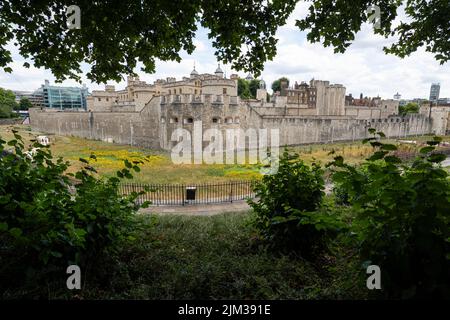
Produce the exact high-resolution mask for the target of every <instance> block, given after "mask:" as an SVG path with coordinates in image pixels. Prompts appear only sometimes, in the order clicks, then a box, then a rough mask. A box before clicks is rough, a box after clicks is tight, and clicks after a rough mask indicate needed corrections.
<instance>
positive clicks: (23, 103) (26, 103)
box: [19, 97, 33, 110]
mask: <svg viewBox="0 0 450 320" xmlns="http://www.w3.org/2000/svg"><path fill="white" fill-rule="evenodd" d="M32 107H33V104H32V103H31V101H30V99H28V98H26V97H22V98H21V99H20V102H19V110H28V109H30V108H32Z"/></svg>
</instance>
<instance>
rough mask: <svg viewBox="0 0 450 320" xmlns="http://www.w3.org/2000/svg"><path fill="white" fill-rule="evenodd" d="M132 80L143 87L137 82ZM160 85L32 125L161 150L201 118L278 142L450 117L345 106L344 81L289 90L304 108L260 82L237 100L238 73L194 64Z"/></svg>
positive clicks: (381, 106) (206, 125)
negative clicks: (269, 95)
mask: <svg viewBox="0 0 450 320" xmlns="http://www.w3.org/2000/svg"><path fill="white" fill-rule="evenodd" d="M133 81H134V84H135V85H139V86H141V87H142V86H143V84H142V82H139V81H138V80H136V79H133ZM157 85H158V86H159V87H154V88H153V89H154V90H153V89H152V90H153V91H152V94H151V95H150V96H149V97H151V98H150V99H149V100H148V102H146V103H145V104H143V101H144V100H141V101H140V102H139V103H136V101H135V103H134V104H132V103H131V104H129V105H120V104H118V103H115V102H114V103H113V104H110V105H108V106H102V105H99V104H97V107H96V108H91V109H89V108H88V111H85V112H83V111H56V110H45V109H31V110H30V123H31V125H32V127H33V128H35V129H38V130H40V131H43V132H48V133H55V134H60V135H73V136H79V137H83V138H88V139H98V140H102V141H107V142H113V143H120V144H129V145H134V146H142V147H149V148H162V149H165V150H171V149H172V147H173V146H174V145H175V144H177V142H178V141H172V138H173V134H174V132H175V130H176V129H180V128H183V129H186V130H188V131H189V132H191V133H192V130H193V128H194V124H195V123H198V121H201V123H202V128H203V132H205V131H206V130H207V129H218V130H220V131H222V132H223V133H224V136H226V135H225V132H226V130H227V129H243V130H247V129H255V130H258V129H279V132H280V144H281V145H299V144H308V143H328V142H335V141H352V140H358V139H364V138H366V137H367V136H368V129H369V128H376V129H377V130H379V131H383V132H384V133H385V134H386V135H387V136H388V137H406V136H410V135H421V134H428V133H437V134H445V132H446V129H447V128H448V124H449V123H450V121H449V120H448V119H449V114H450V113H449V111H450V110H447V109H445V108H440V109H436V112H431V115H432V116H430V115H427V114H425V112H421V114H415V115H409V116H407V117H399V116H398V115H397V114H398V101H394V100H381V99H378V98H377V105H375V106H372V107H368V106H355V105H350V106H345V87H344V86H342V85H334V84H330V83H329V82H328V81H320V80H312V81H311V82H310V86H309V87H307V85H306V84H302V85H299V86H298V87H297V89H294V91H292V92H297V93H300V94H303V93H305V96H303V101H302V102H303V104H302V105H301V106H298V105H296V104H293V103H290V102H289V99H288V97H289V92H291V91H290V89H286V88H285V90H284V91H285V94H287V95H285V96H281V95H280V96H278V97H275V99H274V100H272V102H269V103H268V102H266V99H265V94H263V93H264V92H265V87H264V86H263V85H262V86H261V88H260V89H259V90H260V93H261V92H263V93H261V94H260V98H261V99H260V100H242V101H241V100H240V99H239V98H238V97H237V96H236V95H237V88H236V86H237V78H236V77H235V76H233V77H232V79H225V78H224V77H223V74H221V70H220V68H219V67H218V69H217V70H216V73H215V75H205V74H204V75H199V74H198V73H196V71H195V70H194V71H193V72H192V73H191V77H189V78H185V79H184V80H182V81H178V82H177V81H175V80H174V79H172V78H171V79H168V81H166V82H162V81H160V82H159V83H158V84H157ZM131 89H133V90H131ZM180 89H181V91H180ZM200 89H201V90H200ZM225 89H227V90H225ZM168 90H170V94H169V92H168ZM295 90H297V91H295ZM125 91H127V92H129V94H131V93H130V92H133V93H134V94H135V93H136V92H137V91H136V87H134V88H130V86H129V87H127V90H125ZM125 91H123V92H122V93H120V92H121V91H120V92H119V91H114V88H111V87H108V88H106V90H105V92H101V93H99V94H98V95H97V97H100V96H102V98H106V97H108V100H109V97H111V95H114V94H117V93H120V95H123V97H124V99H128V98H129V96H128V98H127V94H126V93H125ZM158 91H159V93H158ZM166 91H167V92H166ZM225 91H226V93H225V94H224V92H225ZM106 92H108V93H106ZM205 92H206V93H205ZM306 92H308V93H307V94H306ZM290 97H293V96H292V95H291V96H290ZM308 101H313V102H314V103H308ZM100 102H102V103H103V101H100ZM291 102H292V100H291ZM141 105H143V106H142V107H139V106H141ZM441 109H442V110H441ZM89 110H90V111H89Z"/></svg>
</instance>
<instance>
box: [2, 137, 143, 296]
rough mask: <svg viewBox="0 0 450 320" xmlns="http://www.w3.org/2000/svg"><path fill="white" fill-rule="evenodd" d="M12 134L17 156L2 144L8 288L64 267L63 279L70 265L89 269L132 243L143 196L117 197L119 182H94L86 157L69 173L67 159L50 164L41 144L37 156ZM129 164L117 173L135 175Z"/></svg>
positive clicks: (4, 272)
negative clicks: (138, 202) (123, 243)
mask: <svg viewBox="0 0 450 320" xmlns="http://www.w3.org/2000/svg"><path fill="white" fill-rule="evenodd" d="M13 132H14V140H11V141H9V142H8V143H7V145H8V146H10V147H12V148H13V150H14V152H6V151H5V141H3V140H1V139H0V151H1V152H2V153H3V156H2V157H1V158H0V250H1V255H0V257H1V258H0V261H1V263H0V265H1V267H0V268H1V269H0V275H1V282H2V283H3V285H4V288H5V289H6V288H7V287H8V286H9V285H16V284H17V283H20V279H27V280H28V281H30V282H33V281H35V280H36V279H34V277H33V275H34V274H35V272H37V271H40V272H41V273H42V272H43V271H44V272H53V271H57V270H59V273H58V274H59V275H60V276H63V275H64V272H65V269H63V268H65V267H67V266H68V265H70V264H78V265H79V266H80V267H81V268H82V269H84V270H85V268H87V267H88V266H92V265H96V264H98V263H99V262H100V261H101V260H102V259H104V258H105V257H107V256H109V255H111V254H114V252H115V250H116V249H117V246H118V244H119V243H122V242H123V241H127V240H130V239H131V238H130V237H131V236H132V227H133V221H134V220H133V213H135V212H136V211H137V210H138V208H139V207H140V206H139V205H138V204H136V201H135V200H136V199H137V197H138V195H139V194H137V193H133V194H131V195H130V196H127V197H122V196H120V195H118V184H119V182H120V179H119V178H117V177H111V178H108V179H99V178H96V177H95V176H94V174H95V170H94V169H93V168H92V167H91V166H90V165H89V161H88V160H85V159H80V161H82V162H83V163H85V167H84V168H83V169H81V170H80V171H79V172H77V173H76V174H75V175H73V176H72V177H70V176H69V175H65V174H64V173H65V171H66V169H67V168H68V165H69V163H68V162H64V161H63V159H62V158H59V159H57V160H56V161H55V160H53V158H52V154H51V152H50V150H48V149H47V148H46V147H44V146H42V145H40V144H38V143H37V142H34V143H33V146H32V147H33V148H35V149H34V150H35V151H34V152H32V153H26V152H25V147H24V144H23V141H22V138H21V136H19V135H18V134H17V132H15V131H13ZM33 153H34V154H33ZM92 158H93V159H95V156H92ZM126 165H127V168H125V169H122V170H120V171H119V172H118V176H120V177H123V176H126V177H130V176H131V173H130V170H129V168H128V164H126ZM132 167H133V166H132ZM61 270H63V271H61ZM98 270H100V269H98ZM25 275H27V277H25ZM16 282H17V283H16Z"/></svg>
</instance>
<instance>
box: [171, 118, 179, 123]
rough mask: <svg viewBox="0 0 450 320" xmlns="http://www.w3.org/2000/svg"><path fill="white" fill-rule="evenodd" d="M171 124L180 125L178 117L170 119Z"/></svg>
mask: <svg viewBox="0 0 450 320" xmlns="http://www.w3.org/2000/svg"><path fill="white" fill-rule="evenodd" d="M170 123H178V118H177V117H174V118H170Z"/></svg>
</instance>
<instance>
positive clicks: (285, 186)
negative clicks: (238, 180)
mask: <svg viewBox="0 0 450 320" xmlns="http://www.w3.org/2000/svg"><path fill="white" fill-rule="evenodd" d="M322 175H323V171H322V169H321V167H320V166H319V165H317V164H313V165H312V167H309V166H307V165H305V164H304V162H303V161H302V160H301V159H300V158H299V155H298V154H295V153H289V151H288V150H285V151H284V153H283V155H282V157H281V158H280V161H279V168H278V171H277V173H275V174H273V175H266V176H264V177H263V179H262V181H261V182H257V183H256V185H255V188H254V189H255V193H256V198H257V199H258V200H257V201H253V200H249V204H250V206H251V207H252V208H253V210H254V211H255V213H256V218H255V221H254V224H255V226H256V227H257V229H258V230H260V232H261V234H262V235H263V236H264V238H265V239H266V240H268V241H270V242H271V245H272V246H274V247H280V248H285V249H295V250H299V251H300V253H301V254H302V255H303V256H304V257H311V254H312V253H314V252H317V251H319V250H321V249H324V248H325V246H326V241H327V240H328V239H329V238H330V237H331V236H334V235H336V233H337V231H338V230H340V229H341V228H342V227H343V225H342V224H341V223H340V222H339V221H338V220H337V218H336V217H334V216H332V215H329V214H328V213H327V212H326V211H317V210H318V209H319V208H320V206H321V204H322V198H323V196H324V192H323V189H324V180H323V177H322Z"/></svg>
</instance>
